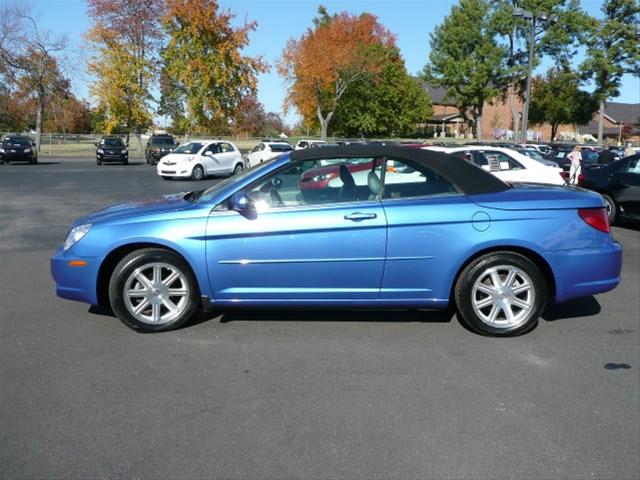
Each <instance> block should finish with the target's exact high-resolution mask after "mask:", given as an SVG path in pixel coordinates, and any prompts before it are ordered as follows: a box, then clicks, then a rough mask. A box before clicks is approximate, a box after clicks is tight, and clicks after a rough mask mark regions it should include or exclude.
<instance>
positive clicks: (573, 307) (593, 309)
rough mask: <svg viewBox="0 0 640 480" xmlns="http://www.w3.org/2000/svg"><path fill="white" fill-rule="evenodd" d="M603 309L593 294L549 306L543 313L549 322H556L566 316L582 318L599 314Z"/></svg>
mask: <svg viewBox="0 0 640 480" xmlns="http://www.w3.org/2000/svg"><path fill="white" fill-rule="evenodd" d="M600 310H602V307H600V303H598V300H596V297H594V296H593V295H591V296H589V297H584V298H576V299H575V300H569V301H567V302H564V303H559V304H555V305H549V306H547V308H546V310H545V311H544V313H543V314H542V318H544V319H545V320H546V321H547V322H555V321H556V320H563V319H566V318H580V317H590V316H592V315H597V314H598V313H600Z"/></svg>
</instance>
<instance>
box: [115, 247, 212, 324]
mask: <svg viewBox="0 0 640 480" xmlns="http://www.w3.org/2000/svg"><path fill="white" fill-rule="evenodd" d="M199 295H200V294H199V289H198V284H197V282H196V279H195V277H194V275H193V273H192V272H191V269H190V268H189V266H188V265H187V263H186V262H185V261H184V260H183V259H182V258H181V257H180V256H179V255H177V254H176V253H174V252H170V251H168V250H162V249H157V248H146V249H142V250H137V251H135V252H132V253H130V254H129V255H127V256H126V257H124V258H123V259H122V260H121V261H120V262H119V263H118V265H117V266H116V268H115V270H114V271H113V274H112V275H111V280H110V282H109V301H110V303H111V308H112V309H113V311H114V313H115V314H116V316H117V317H118V318H119V319H120V320H121V321H122V322H123V323H124V324H125V325H127V326H128V327H130V328H132V329H134V330H137V331H140V332H162V331H166V330H173V329H176V328H179V327H181V326H182V325H184V324H185V323H186V322H187V321H188V320H189V319H190V318H191V317H192V316H193V314H194V313H195V311H196V310H197V308H198V298H199Z"/></svg>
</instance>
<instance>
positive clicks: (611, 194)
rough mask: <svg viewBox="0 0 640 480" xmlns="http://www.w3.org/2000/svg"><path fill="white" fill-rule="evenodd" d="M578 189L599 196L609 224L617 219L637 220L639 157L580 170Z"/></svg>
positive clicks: (639, 186) (638, 218) (639, 190)
mask: <svg viewBox="0 0 640 480" xmlns="http://www.w3.org/2000/svg"><path fill="white" fill-rule="evenodd" d="M578 185H579V186H581V187H583V188H588V189H589V190H593V191H595V192H598V193H599V194H601V195H602V198H603V199H604V203H605V205H606V208H607V213H608V215H609V222H610V223H612V224H613V223H614V222H615V221H616V220H617V219H619V218H626V219H629V220H640V154H636V155H633V156H631V157H626V158H623V159H622V160H620V161H617V162H614V163H610V164H608V165H599V164H594V165H590V166H587V167H583V168H582V173H581V174H580V175H579V176H578Z"/></svg>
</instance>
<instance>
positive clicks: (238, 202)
mask: <svg viewBox="0 0 640 480" xmlns="http://www.w3.org/2000/svg"><path fill="white" fill-rule="evenodd" d="M229 208H230V209H231V210H234V211H236V212H238V213H239V214H241V215H242V216H244V217H247V218H250V219H254V218H256V209H255V206H254V205H253V202H251V200H250V199H249V197H248V196H247V194H246V193H245V192H243V191H240V192H236V193H234V194H233V195H231V200H230V201H229Z"/></svg>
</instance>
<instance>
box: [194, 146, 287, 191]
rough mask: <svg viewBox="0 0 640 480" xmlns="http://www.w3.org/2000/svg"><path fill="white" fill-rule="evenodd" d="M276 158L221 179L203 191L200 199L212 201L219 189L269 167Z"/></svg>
mask: <svg viewBox="0 0 640 480" xmlns="http://www.w3.org/2000/svg"><path fill="white" fill-rule="evenodd" d="M276 158H278V157H276ZM276 158H272V159H270V160H265V161H264V162H262V163H258V164H256V165H254V166H253V167H251V168H247V169H246V170H243V171H242V173H239V174H238V175H233V176H231V177H229V178H226V179H225V180H223V181H221V182H220V183H216V184H215V185H213V186H212V187H209V188H207V189H206V190H205V191H204V192H202V195H200V198H199V201H202V202H208V201H210V200H211V199H212V198H213V196H214V195H215V194H216V193H217V192H218V191H219V190H222V189H223V188H225V187H226V186H227V185H231V184H232V183H235V182H240V181H242V179H244V178H245V177H246V176H248V175H250V174H253V173H254V172H256V171H258V170H260V169H263V168H265V167H268V166H269V165H271V164H272V163H273V162H275V161H276Z"/></svg>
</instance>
